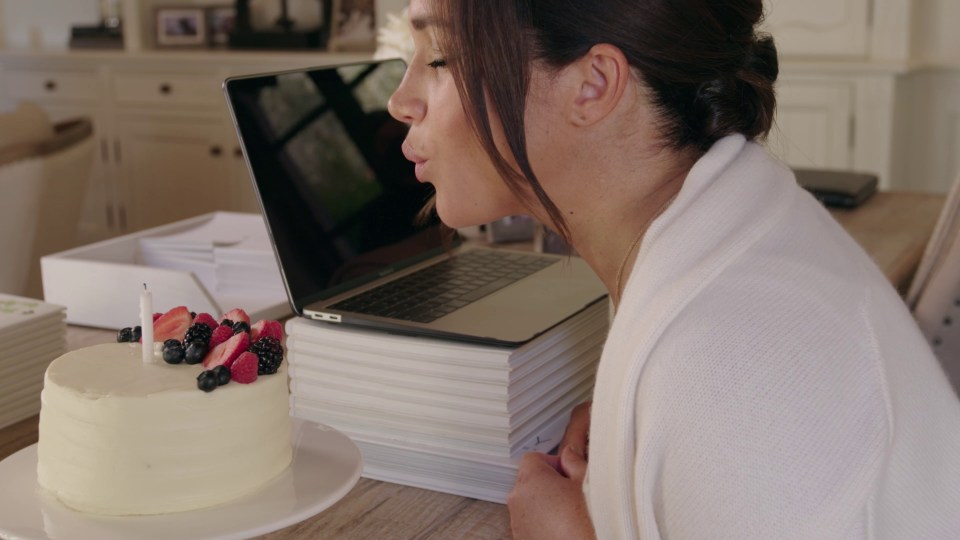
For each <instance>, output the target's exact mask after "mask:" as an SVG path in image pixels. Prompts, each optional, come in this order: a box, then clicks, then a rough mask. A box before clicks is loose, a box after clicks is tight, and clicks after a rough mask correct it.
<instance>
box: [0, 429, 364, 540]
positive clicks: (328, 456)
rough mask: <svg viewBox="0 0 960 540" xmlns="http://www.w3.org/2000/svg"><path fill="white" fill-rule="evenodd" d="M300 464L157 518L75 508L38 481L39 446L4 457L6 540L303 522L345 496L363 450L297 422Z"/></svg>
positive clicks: (222, 532)
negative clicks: (246, 488)
mask: <svg viewBox="0 0 960 540" xmlns="http://www.w3.org/2000/svg"><path fill="white" fill-rule="evenodd" d="M293 444H294V447H293V462H292V463H291V464H290V467H288V468H287V470H286V471H284V472H283V473H282V474H281V475H280V476H279V477H277V478H275V479H274V480H273V481H271V482H270V483H269V484H267V485H266V486H264V487H263V488H262V489H260V490H259V491H257V492H256V493H253V494H250V495H247V496H245V497H243V498H240V499H237V500H234V501H231V502H228V503H226V504H223V505H220V506H215V507H212V508H206V509H201V510H193V511H190V512H178V513H175V514H164V515H156V516H130V517H106V516H95V515H91V514H82V513H80V512H76V511H73V510H71V509H69V508H67V507H66V506H64V505H63V504H61V503H60V502H59V501H57V500H56V499H54V498H53V497H52V496H50V495H48V494H46V493H45V492H43V490H41V489H40V488H39V486H38V485H37V445H35V444H34V445H31V446H28V447H27V448H24V449H23V450H20V451H19V452H17V453H15V454H13V455H12V456H10V457H8V458H7V459H5V460H3V461H2V462H0V538H5V539H9V540H60V539H70V540H114V539H116V540H121V539H122V540H129V539H131V538H137V539H154V538H155V539H158V540H160V539H163V540H169V539H171V538H196V539H218V540H221V539H233V538H249V537H251V536H256V535H260V534H266V533H269V532H272V531H276V530H278V529H282V528H284V527H287V526H289V525H293V524H294V523H299V522H300V521H303V520H305V519H307V518H309V517H311V516H313V515H316V514H317V513H319V512H321V511H323V510H325V509H327V508H328V507H330V506H332V505H333V504H334V503H336V502H337V501H339V500H340V499H341V498H343V497H344V496H345V495H346V494H347V493H349V492H350V490H351V489H352V488H353V486H354V485H355V484H356V483H357V480H358V479H359V478H360V472H361V470H362V468H363V460H362V458H361V456H360V450H359V449H358V448H357V446H356V445H355V444H354V443H353V441H351V440H350V439H348V438H347V437H346V436H345V435H343V434H342V433H340V432H339V431H336V430H335V429H333V428H330V427H327V426H324V425H321V424H315V423H313V422H308V421H305V420H300V419H294V420H293Z"/></svg>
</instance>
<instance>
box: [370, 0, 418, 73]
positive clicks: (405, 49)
mask: <svg viewBox="0 0 960 540" xmlns="http://www.w3.org/2000/svg"><path fill="white" fill-rule="evenodd" d="M408 19H409V15H408V12H407V8H403V11H401V12H400V15H399V16H397V15H394V14H393V13H388V14H387V24H385V25H383V26H382V27H381V28H380V29H379V30H378V31H377V51H376V52H375V53H373V58H374V60H386V59H388V58H402V59H403V60H404V61H405V62H407V63H408V64H409V63H410V60H411V59H412V58H413V49H414V46H413V36H412V35H411V34H410V25H409V24H408V23H407V21H408Z"/></svg>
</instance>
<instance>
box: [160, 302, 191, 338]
mask: <svg viewBox="0 0 960 540" xmlns="http://www.w3.org/2000/svg"><path fill="white" fill-rule="evenodd" d="M192 321H193V317H191V316H190V310H188V309H187V308H186V307H184V306H177V307H175V308H173V309H171V310H170V311H168V312H166V313H164V314H163V315H161V316H160V318H159V319H157V320H156V321H155V322H154V323H153V340H154V341H166V340H168V339H176V340H177V341H183V336H184V335H186V333H187V328H190V323H191V322H192Z"/></svg>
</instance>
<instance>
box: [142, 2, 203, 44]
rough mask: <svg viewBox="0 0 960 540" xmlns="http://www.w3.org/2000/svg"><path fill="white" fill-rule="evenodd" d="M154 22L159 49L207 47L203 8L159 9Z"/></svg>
mask: <svg viewBox="0 0 960 540" xmlns="http://www.w3.org/2000/svg"><path fill="white" fill-rule="evenodd" d="M154 13H155V17H154V20H155V21H156V28H157V46H158V47H203V46H205V45H207V24H206V12H205V10H204V8H202V7H190V6H181V7H158V8H157V9H156V11H155V12H154Z"/></svg>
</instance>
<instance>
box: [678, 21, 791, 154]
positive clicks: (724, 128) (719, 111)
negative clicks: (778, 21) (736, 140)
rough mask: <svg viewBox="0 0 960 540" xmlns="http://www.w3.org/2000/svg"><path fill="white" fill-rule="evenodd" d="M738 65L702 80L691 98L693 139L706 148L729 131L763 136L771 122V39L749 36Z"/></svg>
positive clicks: (775, 63) (773, 103) (773, 66)
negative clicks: (692, 104) (709, 78)
mask: <svg viewBox="0 0 960 540" xmlns="http://www.w3.org/2000/svg"><path fill="white" fill-rule="evenodd" d="M739 65H740V67H739V68H738V69H735V70H731V71H729V72H727V73H726V74H725V75H724V76H721V77H718V78H715V79H713V80H710V81H707V82H704V83H701V84H700V86H699V88H698V89H697V92H696V98H695V99H694V112H695V113H694V114H693V115H690V116H688V118H691V119H699V122H696V121H694V123H695V124H697V123H698V124H699V125H691V126H690V128H692V130H693V133H691V135H692V139H693V140H694V141H696V142H697V144H698V146H700V148H702V149H704V150H706V149H707V148H709V147H710V145H711V144H713V142H714V141H716V140H718V139H720V138H722V137H724V136H726V135H729V134H731V133H742V134H743V135H744V136H746V137H747V138H748V139H754V138H762V137H764V136H765V135H766V133H767V132H768V131H769V130H770V126H771V125H772V124H773V115H774V109H775V107H776V96H775V94H774V88H773V85H774V82H776V80H777V75H778V72H779V65H778V61H777V48H776V46H775V45H774V42H773V38H772V37H771V36H769V35H761V36H758V37H756V38H751V39H750V40H749V42H748V44H747V45H746V46H745V47H744V50H743V51H742V56H740V64H739Z"/></svg>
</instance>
